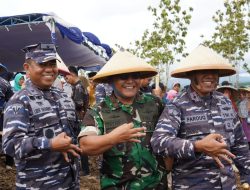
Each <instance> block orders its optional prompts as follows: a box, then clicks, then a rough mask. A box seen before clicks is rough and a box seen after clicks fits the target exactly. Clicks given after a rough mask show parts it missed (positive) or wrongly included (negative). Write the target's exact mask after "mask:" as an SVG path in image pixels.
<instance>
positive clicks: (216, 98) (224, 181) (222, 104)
mask: <svg viewBox="0 0 250 190" xmlns="http://www.w3.org/2000/svg"><path fill="white" fill-rule="evenodd" d="M211 133H219V134H221V135H222V136H223V137H224V140H225V141H226V143H227V145H228V149H229V151H231V152H232V153H233V154H235V155H236V158H235V159H234V163H235V165H236V166H237V168H238V169H239V171H240V175H241V180H242V182H248V183H249V182H250V154H249V150H248V144H247V140H246V137H245V135H244V133H243V131H242V127H241V124H240V121H239V119H238V116H237V115H236V113H235V111H234V109H233V107H232V104H231V102H230V100H229V99H227V98H226V97H224V96H223V95H222V94H221V93H219V92H216V91H215V92H213V93H212V95H211V96H209V97H206V98H201V97H200V96H199V95H198V94H197V93H196V92H195V91H194V90H193V89H192V88H191V87H189V88H187V89H185V90H184V92H183V93H182V94H181V95H179V96H178V97H176V98H175V99H174V100H173V102H171V103H169V104H168V106H167V107H165V109H164V111H163V113H162V115H161V117H160V119H159V121H158V124H157V127H156V130H155V132H154V133H153V136H152V138H151V145H152V148H153V150H154V152H155V153H157V154H160V155H162V156H166V157H172V158H174V165H173V171H172V173H173V176H172V177H173V189H195V190H196V189H199V190H200V189H236V181H235V175H234V172H233V169H232V166H231V165H230V164H228V163H227V162H224V161H223V164H224V165H225V168H224V169H220V168H219V167H218V166H217V164H216V163H215V161H214V160H213V159H212V158H211V157H210V156H207V155H205V154H204V153H197V152H195V151H194V142H195V141H196V140H200V139H202V138H204V137H205V136H207V135H208V134H211Z"/></svg>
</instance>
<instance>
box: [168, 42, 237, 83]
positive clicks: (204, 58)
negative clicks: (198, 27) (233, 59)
mask: <svg viewBox="0 0 250 190" xmlns="http://www.w3.org/2000/svg"><path fill="white" fill-rule="evenodd" d="M199 70H217V71H218V73H219V76H220V77H223V76H229V75H233V74H235V73H236V70H235V69H234V67H233V66H232V65H231V64H230V63H229V61H228V60H227V59H225V58H223V57H222V56H220V55H219V54H218V53H216V52H215V51H213V50H212V49H210V48H208V47H205V46H203V45H200V46H198V47H197V48H195V49H194V50H193V51H192V52H191V53H190V54H189V55H188V56H187V57H186V58H184V59H183V60H182V61H181V62H180V64H179V66H178V67H177V68H176V69H174V70H173V71H172V72H171V76H172V77H176V78H188V73H190V72H192V71H199Z"/></svg>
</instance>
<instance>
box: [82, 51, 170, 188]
mask: <svg viewBox="0 0 250 190" xmlns="http://www.w3.org/2000/svg"><path fill="white" fill-rule="evenodd" d="M156 74H157V72H156V70H155V69H154V68H153V67H152V66H150V65H148V64H147V63H145V62H144V61H143V60H141V59H139V58H137V57H136V56H134V55H133V54H131V53H129V52H126V51H120V52H117V53H116V54H114V55H113V57H112V58H111V59H110V60H109V61H108V62H107V63H106V65H105V66H104V67H103V68H102V69H101V70H100V71H99V72H98V73H97V74H96V75H95V76H94V77H93V80H94V82H98V83H109V84H111V86H112V88H113V94H112V95H111V96H106V98H105V99H104V101H102V102H101V103H100V104H97V106H96V107H94V108H93V109H91V110H89V111H88V112H87V113H86V115H85V118H84V121H83V124H84V127H83V129H82V131H81V132H80V134H79V143H80V147H81V149H82V151H83V153H85V154H88V155H99V154H103V162H102V169H101V189H105V190H110V189H124V190H125V189H138V190H142V189H159V190H160V189H166V188H167V187H166V175H165V170H164V168H163V167H162V166H163V162H162V159H161V158H160V157H159V158H157V157H156V156H154V155H153V154H152V150H151V146H150V138H151V136H152V133H153V131H154V128H155V126H156V123H157V120H158V117H159V116H160V114H161V112H162V110H163V107H162V104H161V102H160V101H159V99H157V98H156V97H154V96H152V95H148V94H143V93H139V89H140V80H141V79H143V78H147V77H152V76H154V75H156Z"/></svg>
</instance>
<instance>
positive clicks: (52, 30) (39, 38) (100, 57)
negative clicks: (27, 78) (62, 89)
mask: <svg viewBox="0 0 250 190" xmlns="http://www.w3.org/2000/svg"><path fill="white" fill-rule="evenodd" d="M81 35H82V32H81V31H80V29H78V28H77V27H74V26H70V24H68V23H66V22H64V21H63V20H62V19H60V18H58V17H57V16H55V15H53V14H50V15H48V14H40V13H35V14H27V15H17V16H9V17H0V62H1V63H2V64H4V65H6V66H7V68H8V70H10V71H22V70H23V68H22V65H23V62H24V53H23V52H22V51H21V49H22V48H23V47H24V46H27V45H31V44H36V43H39V42H44V43H51V42H54V43H55V44H56V46H58V49H57V51H58V54H59V56H60V57H61V59H62V60H63V62H64V63H65V64H66V65H67V66H69V65H74V66H81V67H83V68H88V67H91V68H99V69H100V68H101V67H102V66H103V65H104V64H105V63H106V60H107V55H106V54H105V52H104V51H105V50H104V49H103V48H99V47H97V46H95V45H94V44H91V42H89V41H88V39H86V38H85V37H84V36H81ZM89 44H91V46H90V45H89Z"/></svg>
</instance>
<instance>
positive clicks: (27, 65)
mask: <svg viewBox="0 0 250 190" xmlns="http://www.w3.org/2000/svg"><path fill="white" fill-rule="evenodd" d="M29 67H30V64H28V63H24V64H23V68H24V70H25V71H26V73H28V74H29Z"/></svg>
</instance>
